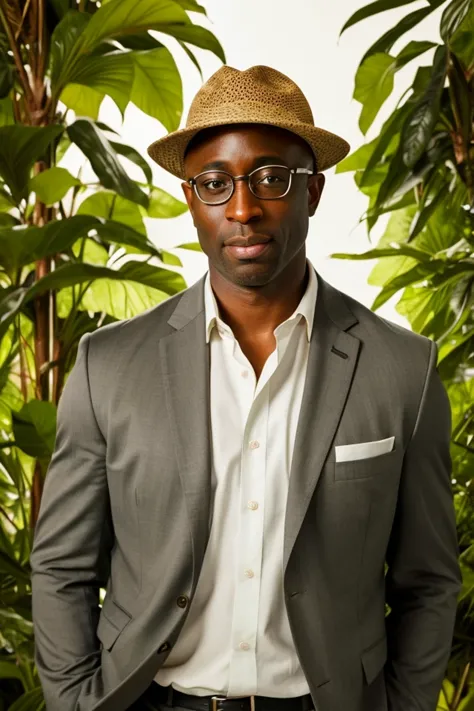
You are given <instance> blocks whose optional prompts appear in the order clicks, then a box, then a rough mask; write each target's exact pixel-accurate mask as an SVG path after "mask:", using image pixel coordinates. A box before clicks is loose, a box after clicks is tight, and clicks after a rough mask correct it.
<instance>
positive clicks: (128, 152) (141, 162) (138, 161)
mask: <svg viewBox="0 0 474 711" xmlns="http://www.w3.org/2000/svg"><path fill="white" fill-rule="evenodd" d="M110 145H111V146H112V148H113V149H114V151H115V152H116V153H119V154H120V155H122V156H124V157H125V158H128V160H130V161H132V163H135V165H138V167H139V168H141V169H142V170H143V173H144V175H145V178H146V181H147V183H148V184H149V185H151V184H152V182H153V171H152V169H151V166H150V164H149V163H148V161H147V160H145V158H144V157H143V156H142V155H141V154H140V153H139V152H138V151H136V150H135V148H132V147H131V146H126V145H125V144H123V143H116V142H115V141H110Z"/></svg>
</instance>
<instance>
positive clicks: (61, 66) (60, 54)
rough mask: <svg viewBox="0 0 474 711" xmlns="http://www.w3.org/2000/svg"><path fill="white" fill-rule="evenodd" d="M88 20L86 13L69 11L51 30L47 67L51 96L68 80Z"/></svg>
mask: <svg viewBox="0 0 474 711" xmlns="http://www.w3.org/2000/svg"><path fill="white" fill-rule="evenodd" d="M90 19H91V15H90V14H89V13H87V12H79V11H78V10H69V12H67V13H66V14H65V15H64V17H63V18H62V20H61V22H59V23H58V24H57V25H56V27H55V28H54V30H53V34H52V35H51V50H50V66H49V69H50V75H51V90H52V94H53V96H55V95H58V94H59V93H60V91H61V89H63V88H64V85H65V83H66V81H68V80H69V74H68V72H70V71H71V69H72V68H73V66H74V59H75V58H76V46H77V43H78V39H79V37H80V36H81V35H82V33H83V32H84V30H85V28H86V27H87V24H88V23H89V21H90Z"/></svg>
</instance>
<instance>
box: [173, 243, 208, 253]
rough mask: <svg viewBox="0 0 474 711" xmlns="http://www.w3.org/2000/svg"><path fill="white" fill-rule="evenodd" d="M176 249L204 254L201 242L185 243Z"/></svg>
mask: <svg viewBox="0 0 474 711" xmlns="http://www.w3.org/2000/svg"><path fill="white" fill-rule="evenodd" d="M175 249H190V250H191V251H192V252H202V247H201V245H200V244H199V242H185V243H184V244H178V245H177V246H176V247H175Z"/></svg>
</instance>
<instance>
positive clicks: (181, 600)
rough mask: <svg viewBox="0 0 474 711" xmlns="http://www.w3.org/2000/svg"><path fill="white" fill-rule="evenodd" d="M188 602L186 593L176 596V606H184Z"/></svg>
mask: <svg viewBox="0 0 474 711" xmlns="http://www.w3.org/2000/svg"><path fill="white" fill-rule="evenodd" d="M188 602H189V598H188V596H187V595H180V596H179V597H178V598H176V604H177V605H178V607H186V606H187V604H188Z"/></svg>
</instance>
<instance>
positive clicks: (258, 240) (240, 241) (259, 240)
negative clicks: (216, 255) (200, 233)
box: [224, 234, 272, 247]
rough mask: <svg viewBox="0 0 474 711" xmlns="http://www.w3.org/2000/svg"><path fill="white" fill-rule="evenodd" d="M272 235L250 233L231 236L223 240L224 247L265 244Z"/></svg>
mask: <svg viewBox="0 0 474 711" xmlns="http://www.w3.org/2000/svg"><path fill="white" fill-rule="evenodd" d="M271 239H272V237H269V236H268V235H257V234H255V235H252V236H251V237H231V238H230V239H227V240H226V241H225V242H224V245H225V246H226V247H252V246H253V245H254V244H265V243H266V242H270V240H271Z"/></svg>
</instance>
